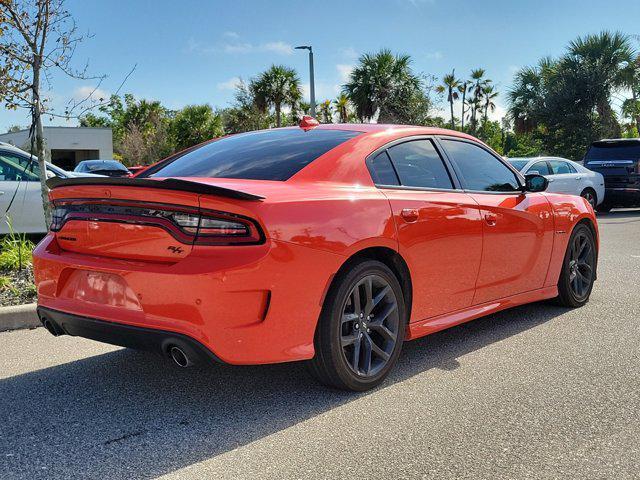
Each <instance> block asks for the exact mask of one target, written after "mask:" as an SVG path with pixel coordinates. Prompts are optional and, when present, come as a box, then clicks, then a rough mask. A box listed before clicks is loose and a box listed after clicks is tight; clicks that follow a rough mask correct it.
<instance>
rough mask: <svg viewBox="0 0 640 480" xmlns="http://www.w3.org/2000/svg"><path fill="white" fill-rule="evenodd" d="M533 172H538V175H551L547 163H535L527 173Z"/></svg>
mask: <svg viewBox="0 0 640 480" xmlns="http://www.w3.org/2000/svg"><path fill="white" fill-rule="evenodd" d="M531 172H538V174H540V175H551V171H550V170H549V165H548V164H547V162H538V163H534V164H533V165H532V166H531V168H530V169H529V170H528V171H527V173H531Z"/></svg>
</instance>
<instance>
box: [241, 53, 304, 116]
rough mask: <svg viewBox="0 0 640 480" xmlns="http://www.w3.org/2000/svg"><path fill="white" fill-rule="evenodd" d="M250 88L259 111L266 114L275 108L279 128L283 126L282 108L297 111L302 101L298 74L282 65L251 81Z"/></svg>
mask: <svg viewBox="0 0 640 480" xmlns="http://www.w3.org/2000/svg"><path fill="white" fill-rule="evenodd" d="M249 88H250V90H251V94H252V96H253V99H254V102H255V105H256V107H257V108H258V110H260V111H262V112H265V113H266V112H268V110H269V109H270V108H271V107H273V108H274V110H275V116H276V126H277V127H280V126H282V107H283V106H289V107H291V108H292V109H293V110H295V109H296V107H297V104H298V102H300V100H301V99H302V91H301V89H300V79H299V78H298V74H297V73H296V71H295V70H294V69H292V68H288V67H285V66H282V65H272V66H271V68H269V69H268V70H267V71H265V72H262V73H261V74H260V75H258V77H257V78H255V79H253V80H251V82H250V84H249Z"/></svg>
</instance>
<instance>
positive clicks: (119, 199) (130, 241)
mask: <svg viewBox="0 0 640 480" xmlns="http://www.w3.org/2000/svg"><path fill="white" fill-rule="evenodd" d="M52 180H53V181H51V182H50V183H49V186H50V187H51V192H50V198H51V200H52V201H53V205H54V210H53V222H52V228H51V230H52V231H53V232H54V234H55V236H56V239H57V242H58V244H59V245H60V247H61V248H62V249H63V250H67V251H70V252H76V253H81V254H87V255H96V256H103V257H111V258H119V259H130V260H141V261H151V262H163V263H173V262H176V261H178V260H180V259H182V258H184V257H186V256H187V255H189V253H191V251H192V249H193V245H194V242H195V241H196V238H197V235H198V233H199V232H200V213H201V210H200V196H201V195H202V192H208V193H213V192H215V193H216V197H218V198H221V201H224V197H225V196H226V197H227V198H229V197H231V198H236V199H237V198H243V199H246V200H249V199H252V201H255V200H257V199H259V198H261V197H258V196H256V195H250V194H246V193H244V192H241V191H237V190H231V189H225V188H220V187H216V186H211V185H204V184H201V183H198V182H193V181H189V180H181V179H167V180H168V181H167V180H150V179H134V178H109V177H106V178H99V177H97V178H73V179H64V180H62V181H61V179H52ZM226 220H227V219H226V218H225V217H223V222H224V221H226ZM229 221H230V222H233V221H234V219H233V218H232V219H231V220H229ZM217 228H220V227H219V226H217ZM216 231H218V230H216Z"/></svg>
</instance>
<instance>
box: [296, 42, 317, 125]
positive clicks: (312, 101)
mask: <svg viewBox="0 0 640 480" xmlns="http://www.w3.org/2000/svg"><path fill="white" fill-rule="evenodd" d="M296 50H309V96H310V97H311V98H310V99H309V104H310V106H309V113H310V114H311V116H312V117H315V116H316V84H315V81H314V78H313V48H311V45H300V46H299V47H296Z"/></svg>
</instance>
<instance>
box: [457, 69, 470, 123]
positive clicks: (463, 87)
mask: <svg viewBox="0 0 640 480" xmlns="http://www.w3.org/2000/svg"><path fill="white" fill-rule="evenodd" d="M470 86H471V82H470V81H469V80H461V81H460V84H459V85H458V92H460V93H461V94H462V112H461V115H460V129H461V130H462V131H464V117H465V114H466V112H467V101H466V97H467V91H468V90H469V87H470Z"/></svg>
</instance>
